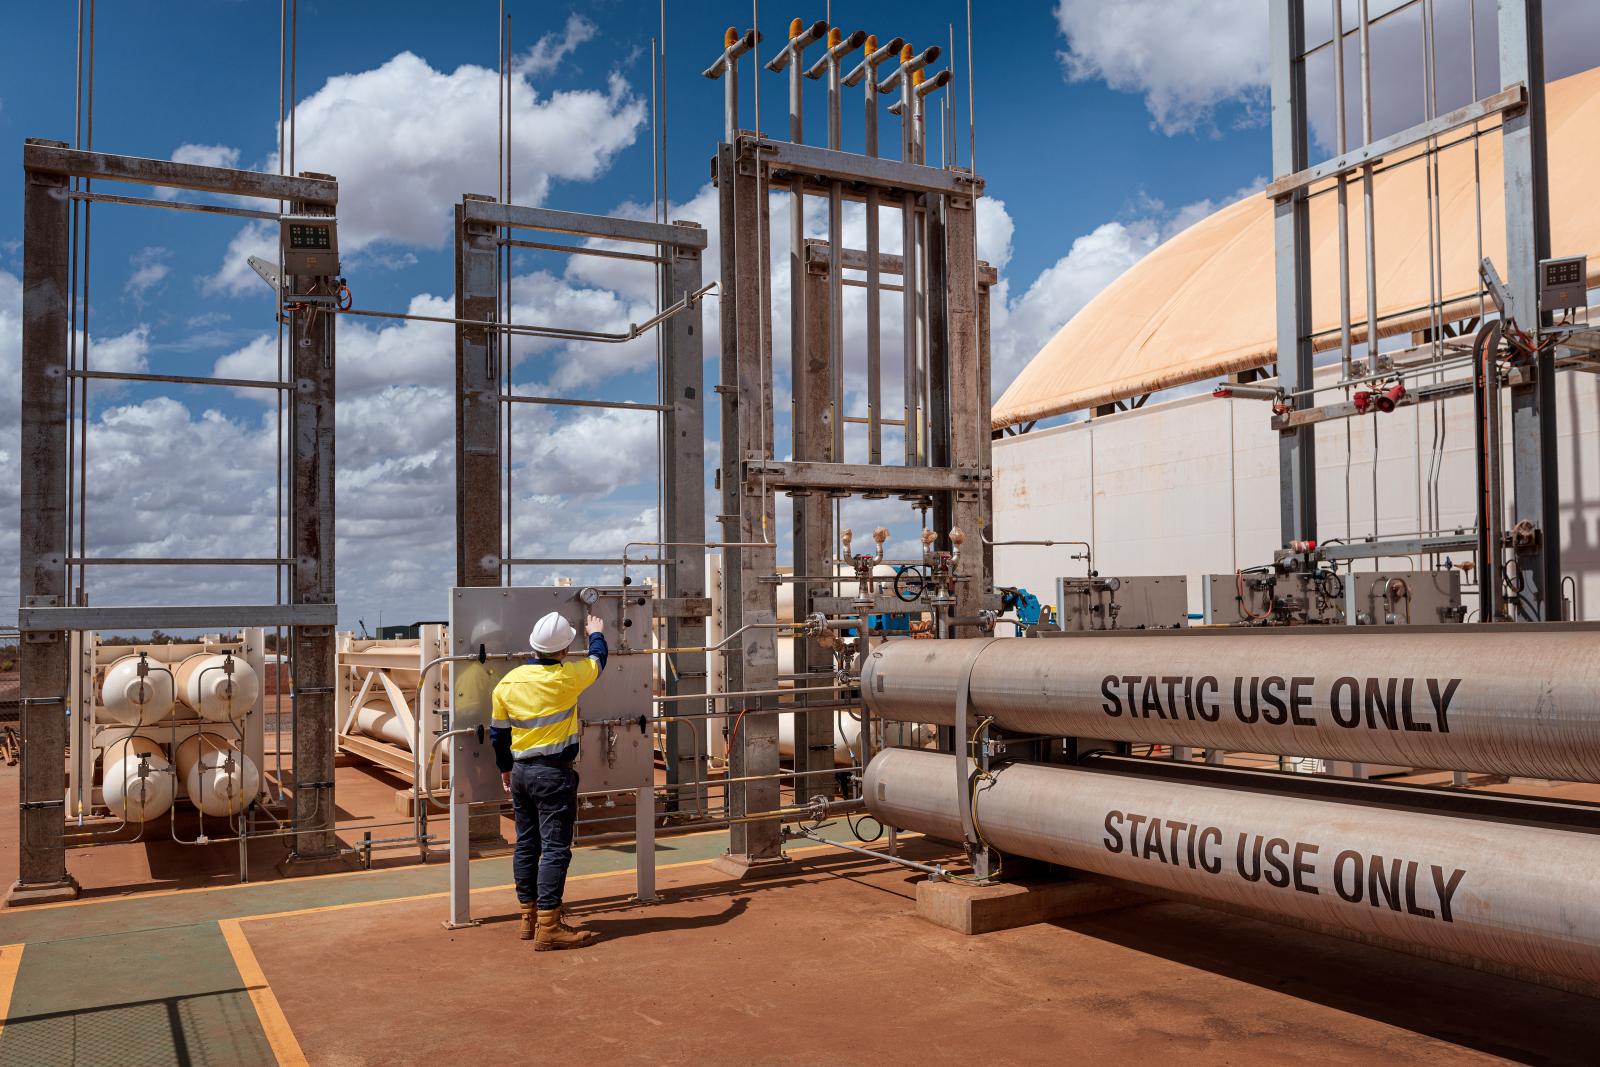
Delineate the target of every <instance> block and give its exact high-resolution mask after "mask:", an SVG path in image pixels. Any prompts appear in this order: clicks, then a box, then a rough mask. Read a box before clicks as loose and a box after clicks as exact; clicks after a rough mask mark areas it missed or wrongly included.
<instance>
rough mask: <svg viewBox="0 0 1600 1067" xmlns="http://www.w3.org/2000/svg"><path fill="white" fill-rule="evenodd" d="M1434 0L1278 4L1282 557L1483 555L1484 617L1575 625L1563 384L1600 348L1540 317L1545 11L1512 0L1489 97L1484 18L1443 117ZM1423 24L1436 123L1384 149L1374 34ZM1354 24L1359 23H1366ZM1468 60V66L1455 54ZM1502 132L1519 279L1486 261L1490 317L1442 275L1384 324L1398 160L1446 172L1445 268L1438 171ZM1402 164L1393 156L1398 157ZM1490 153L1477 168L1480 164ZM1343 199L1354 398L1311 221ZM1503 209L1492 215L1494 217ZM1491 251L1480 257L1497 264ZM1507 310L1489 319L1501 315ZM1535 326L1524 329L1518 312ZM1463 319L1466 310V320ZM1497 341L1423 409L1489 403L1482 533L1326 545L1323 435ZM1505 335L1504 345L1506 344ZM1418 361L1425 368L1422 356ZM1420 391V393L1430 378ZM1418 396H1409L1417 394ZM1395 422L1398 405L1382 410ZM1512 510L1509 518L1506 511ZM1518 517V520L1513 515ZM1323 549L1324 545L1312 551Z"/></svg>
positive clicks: (1275, 117) (1436, 221) (1343, 322)
mask: <svg viewBox="0 0 1600 1067" xmlns="http://www.w3.org/2000/svg"><path fill="white" fill-rule="evenodd" d="M1319 7H1320V8H1324V9H1330V10H1328V11H1325V12H1324V14H1325V15H1326V16H1327V17H1329V18H1330V19H1331V21H1330V22H1329V26H1330V29H1329V31H1328V34H1327V37H1328V38H1329V39H1328V40H1324V41H1321V42H1320V43H1317V44H1315V45H1314V46H1313V47H1310V48H1308V42H1307V26H1308V23H1309V22H1310V21H1311V18H1312V14H1313V12H1314V11H1315V10H1316V9H1317V8H1319ZM1434 8H1435V4H1434V0H1409V2H1408V3H1402V4H1392V5H1384V9H1383V11H1382V12H1381V13H1380V14H1379V15H1378V16H1377V17H1372V16H1371V14H1370V11H1369V6H1368V3H1367V0H1360V2H1359V4H1357V5H1350V4H1346V3H1341V0H1278V2H1275V3H1273V4H1272V5H1271V53H1272V152H1273V173H1274V175H1275V177H1274V180H1273V181H1272V183H1271V184H1270V185H1269V186H1268V190H1267V191H1268V194H1269V195H1271V196H1272V197H1273V198H1274V201H1275V222H1274V227H1275V246H1276V262H1277V296H1278V302H1277V307H1278V316H1277V333H1278V348H1277V350H1278V356H1279V358H1278V368H1279V375H1280V380H1279V383H1278V389H1277V391H1276V392H1277V395H1278V396H1279V397H1280V398H1281V399H1282V401H1283V402H1282V403H1281V404H1280V405H1279V407H1278V410H1277V411H1276V413H1275V415H1274V418H1273V425H1274V426H1275V427H1277V428H1278V429H1279V430H1280V439H1279V472H1280V482H1281V498H1280V499H1281V523H1280V525H1281V531H1282V537H1283V545H1284V548H1283V550H1282V551H1281V552H1280V561H1281V560H1285V559H1290V560H1292V559H1294V558H1296V557H1299V558H1302V559H1304V558H1309V557H1311V556H1312V555H1313V554H1314V553H1318V552H1320V553H1321V555H1320V557H1319V558H1321V559H1324V560H1330V561H1331V560H1345V561H1349V560H1353V559H1356V558H1364V559H1378V558H1381V557H1384V556H1394V555H1413V554H1416V553H1441V552H1450V551H1458V552H1476V553H1477V555H1478V564H1477V568H1478V575H1479V587H1480V594H1481V600H1482V608H1481V611H1482V615H1481V618H1482V621H1485V622H1490V621H1495V620H1497V619H1507V620H1509V621H1540V620H1542V621H1556V620H1560V619H1562V618H1563V598H1562V592H1561V554H1560V540H1561V534H1560V525H1559V492H1558V482H1557V477H1558V456H1557V449H1556V420H1557V410H1556V374H1557V372H1558V370H1560V369H1563V368H1565V367H1568V366H1583V367H1584V368H1585V369H1593V367H1594V363H1593V350H1594V347H1595V346H1594V337H1593V331H1592V330H1590V329H1589V328H1588V327H1587V326H1583V325H1579V326H1576V327H1572V326H1568V325H1566V324H1565V323H1563V324H1561V325H1560V326H1557V325H1556V324H1554V323H1553V320H1552V316H1551V314H1550V312H1549V311H1548V310H1542V309H1541V306H1540V305H1541V295H1542V290H1541V272H1542V270H1543V269H1544V267H1545V265H1546V263H1547V261H1549V258H1550V256H1551V247H1550V205H1549V182H1548V164H1547V144H1546V131H1545V105H1544V101H1545V85H1544V82H1545V66H1544V19H1543V4H1542V0H1499V3H1498V7H1497V12H1496V17H1495V22H1496V26H1497V28H1498V39H1499V53H1498V69H1499V78H1498V85H1497V86H1495V88H1494V91H1493V92H1491V93H1489V94H1488V95H1486V96H1482V97H1479V96H1478V92H1479V89H1478V84H1477V83H1478V81H1479V79H1478V74H1477V56H1478V26H1477V19H1476V5H1475V4H1473V5H1468V6H1467V15H1468V18H1469V19H1470V20H1471V22H1472V25H1471V26H1470V29H1469V37H1468V39H1469V40H1470V49H1469V54H1468V56H1467V57H1466V58H1467V61H1468V62H1470V63H1471V65H1472V83H1473V90H1472V96H1473V100H1472V101H1471V102H1470V103H1468V104H1467V105H1465V106H1463V107H1459V108H1456V109H1454V110H1451V111H1449V112H1447V113H1444V114H1440V113H1439V112H1438V106H1437V98H1438V92H1437V89H1436V81H1437V74H1436V70H1435V65H1436V64H1435V60H1436V49H1437V40H1438V38H1437V34H1436V32H1435V25H1434V19H1435V11H1434ZM1413 15H1414V16H1415V17H1416V18H1417V19H1418V21H1419V24H1420V26H1421V32H1422V35H1423V41H1422V43H1423V50H1422V66H1423V72H1424V87H1425V92H1424V96H1425V100H1424V109H1423V113H1424V118H1423V121H1421V122H1420V123H1417V124H1415V125H1413V126H1411V127H1408V128H1406V129H1403V130H1400V131H1398V132H1394V133H1390V134H1387V135H1385V136H1382V137H1376V136H1375V135H1374V129H1373V114H1374V110H1375V106H1376V105H1375V102H1374V96H1373V88H1372V64H1373V58H1372V44H1371V42H1372V33H1373V28H1374V26H1376V25H1379V24H1380V23H1381V22H1382V21H1383V20H1384V19H1394V18H1399V17H1411V16H1413ZM1352 16H1353V18H1352ZM1352 44H1353V46H1354V50H1355V55H1356V57H1357V60H1358V65H1359V69H1358V71H1357V72H1356V77H1357V78H1358V82H1359V85H1358V89H1359V92H1358V97H1359V100H1360V106H1361V129H1362V135H1361V137H1360V140H1361V143H1360V144H1355V145H1352V144H1350V143H1349V142H1350V137H1349V135H1348V133H1347V128H1348V125H1349V123H1348V121H1347V117H1346V104H1345V101H1346V98H1347V88H1346V86H1347V74H1346V66H1347V59H1346V52H1347V50H1349V49H1350V48H1351V47H1352ZM1324 50H1331V53H1332V55H1331V57H1329V58H1330V60H1331V61H1330V62H1329V63H1328V64H1327V66H1328V68H1329V70H1330V71H1331V73H1332V77H1333V85H1332V86H1331V92H1332V96H1333V101H1334V105H1333V107H1332V108H1331V112H1332V116H1333V119H1334V124H1335V127H1336V129H1335V144H1334V146H1333V147H1334V149H1335V152H1336V154H1335V155H1334V156H1333V158H1331V159H1328V160H1326V161H1324V162H1321V163H1317V164H1315V165H1313V164H1312V163H1311V156H1310V145H1311V118H1310V108H1309V105H1308V100H1309V99H1310V96H1311V94H1312V89H1311V87H1309V86H1308V82H1307V67H1308V62H1309V61H1310V60H1311V58H1312V57H1313V56H1315V55H1316V54H1317V53H1319V52H1322V51H1324ZM1456 58H1457V59H1460V58H1461V57H1456ZM1496 134H1498V136H1499V139H1500V142H1501V146H1502V150H1503V156H1504V164H1503V166H1504V189H1505V198H1504V214H1505V233H1506V260H1505V262H1504V263H1502V264H1499V265H1498V268H1499V270H1503V271H1504V273H1505V278H1506V282H1505V283H1504V284H1503V285H1502V284H1500V282H1499V271H1498V270H1496V265H1495V264H1493V263H1491V262H1489V261H1487V260H1486V261H1485V262H1484V265H1483V267H1482V268H1481V275H1482V281H1481V284H1480V291H1479V297H1478V299H1477V301H1476V308H1475V309H1474V310H1473V311H1471V312H1464V311H1462V310H1461V308H1460V307H1454V308H1452V307H1451V306H1450V305H1449V304H1448V302H1447V301H1446V300H1445V299H1444V298H1443V296H1442V295H1441V293H1442V290H1443V280H1442V278H1435V284H1434V287H1433V292H1434V296H1435V298H1434V300H1433V302H1432V303H1431V305H1429V306H1425V307H1422V308H1413V309H1408V310H1406V311H1405V312H1402V313H1397V314H1394V315H1392V316H1389V317H1388V319H1389V320H1390V321H1385V317H1380V316H1379V314H1378V310H1377V309H1378V294H1377V285H1378V282H1377V269H1376V262H1377V254H1376V252H1375V250H1374V244H1375V241H1379V240H1382V239H1383V238H1382V236H1381V235H1382V231H1383V222H1382V218H1381V215H1380V208H1379V207H1378V206H1377V205H1376V204H1375V203H1374V198H1373V178H1374V174H1375V172H1376V171H1379V170H1382V169H1384V168H1385V167H1388V166H1420V167H1423V168H1428V169H1429V171H1430V175H1429V177H1430V181H1429V182H1428V183H1427V185H1426V188H1427V195H1428V197H1429V203H1428V219H1429V232H1428V240H1429V242H1430V246H1431V247H1430V271H1431V270H1434V269H1435V267H1436V266H1437V267H1438V268H1439V269H1440V270H1441V271H1442V253H1441V252H1440V251H1439V249H1440V248H1441V244H1440V242H1442V239H1443V238H1442V233H1443V230H1444V226H1445V219H1444V215H1443V211H1442V206H1441V205H1440V204H1438V203H1437V202H1436V199H1437V198H1436V195H1435V190H1436V188H1437V174H1438V165H1439V163H1438V160H1439V157H1440V156H1441V154H1442V153H1444V152H1445V151H1447V150H1449V149H1451V148H1455V147H1457V146H1459V145H1463V144H1466V143H1468V142H1470V144H1471V149H1472V151H1473V152H1474V153H1476V152H1477V141H1478V139H1479V138H1481V137H1484V136H1491V135H1496ZM1385 157H1391V158H1388V159H1386V158H1385ZM1474 158H1476V156H1475V157H1474ZM1477 186H1478V196H1477V212H1478V218H1477V227H1478V231H1479V246H1480V249H1481V246H1482V230H1483V224H1482V214H1483V211H1484V210H1485V207H1486V205H1485V204H1484V203H1483V196H1482V179H1481V176H1480V177H1479V179H1478V183H1477ZM1353 188H1359V190H1360V194H1361V202H1362V214H1363V230H1364V233H1365V241H1364V247H1363V249H1362V251H1363V254H1364V264H1363V266H1364V273H1365V292H1366V308H1365V313H1364V314H1353V313H1352V309H1351V272H1352V263H1351V259H1352V257H1351V251H1352V250H1351V241H1350V237H1349V229H1348V226H1347V220H1348V212H1349V196H1350V193H1351V190H1352V189H1353ZM1330 193H1331V194H1332V195H1334V196H1336V198H1337V208H1336V211H1337V216H1336V218H1337V225H1336V229H1337V237H1338V270H1339V272H1340V278H1339V282H1340V285H1339V291H1340V309H1339V311H1340V319H1339V330H1338V334H1339V336H1338V343H1339V349H1340V364H1339V369H1340V372H1341V373H1340V375H1339V380H1338V383H1337V386H1335V387H1330V386H1325V385H1324V386H1319V385H1318V384H1316V382H1315V381H1314V377H1315V367H1314V362H1313V355H1314V347H1315V344H1314V342H1316V341H1318V340H1319V338H1316V337H1315V336H1314V334H1313V328H1312V317H1311V315H1312V312H1311V269H1312V268H1311V260H1312V251H1311V237H1310V234H1311V223H1310V219H1311V211H1312V200H1313V199H1314V198H1315V197H1318V196H1323V195H1328V194H1330ZM1487 206H1488V208H1489V209H1490V210H1492V209H1493V205H1487ZM1480 255H1481V252H1480ZM1490 311H1497V312H1498V316H1497V317H1495V318H1493V319H1489V317H1488V316H1487V314H1486V312H1490ZM1518 315H1520V316H1521V322H1520V325H1518V319H1517V316H1518ZM1463 316H1467V317H1466V318H1465V321H1462V320H1463ZM1423 317H1425V319H1426V321H1427V326H1426V327H1425V328H1424V329H1423V331H1422V332H1421V333H1420V334H1419V335H1418V336H1419V337H1420V339H1421V343H1420V344H1418V345H1416V346H1414V348H1413V349H1410V350H1407V351H1406V352H1402V353H1397V354H1393V355H1392V356H1391V357H1390V358H1388V359H1387V360H1386V359H1385V358H1384V356H1383V355H1382V354H1381V352H1380V348H1379V345H1378V339H1380V338H1382V337H1384V336H1386V335H1388V334H1392V333H1397V332H1405V331H1407V330H1412V329H1413V328H1414V327H1413V326H1411V325H1408V324H1410V323H1415V322H1416V321H1419V318H1423ZM1474 330H1477V331H1479V332H1480V337H1479V338H1478V341H1479V343H1478V344H1477V345H1475V346H1474V347H1473V348H1472V349H1471V350H1470V351H1471V354H1472V359H1471V363H1470V364H1468V365H1467V369H1468V370H1469V372H1470V375H1471V376H1470V377H1469V378H1460V377H1457V378H1456V379H1454V380H1446V381H1443V382H1441V383H1440V384H1438V385H1434V386H1430V387H1428V388H1424V389H1418V390H1416V394H1417V395H1416V397H1415V399H1417V400H1419V401H1432V402H1436V403H1437V402H1442V401H1443V400H1444V399H1445V398H1447V397H1449V396H1458V395H1462V394H1465V393H1473V394H1474V395H1476V396H1477V397H1478V419H1477V421H1478V422H1479V423H1480V424H1481V425H1480V427H1479V429H1480V430H1481V431H1482V432H1483V434H1484V440H1485V441H1487V442H1488V444H1481V443H1480V445H1479V446H1478V447H1477V452H1478V455H1479V464H1478V465H1479V471H1478V482H1479V485H1478V490H1479V491H1478V497H1479V500H1478V530H1477V531H1474V532H1455V533H1452V532H1449V531H1442V530H1438V529H1433V530H1422V531H1419V532H1418V533H1417V534H1415V535H1413V536H1408V537H1404V538H1394V539H1385V538H1381V537H1378V536H1376V533H1375V535H1374V537H1372V538H1371V539H1368V540H1366V541H1364V542H1362V543H1360V544H1347V545H1339V546H1337V548H1320V549H1319V548H1318V547H1317V546H1318V545H1319V544H1321V543H1322V542H1324V541H1326V540H1327V539H1326V538H1324V537H1322V536H1321V535H1320V532H1319V531H1320V527H1319V519H1318V507H1317V486H1316V470H1317V427H1318V425H1319V424H1320V423H1322V422H1325V421H1329V420H1333V419H1347V418H1350V417H1353V416H1355V415H1360V414H1370V413H1371V412H1372V410H1373V409H1372V408H1370V407H1368V406H1367V405H1366V404H1364V403H1363V402H1362V400H1363V398H1364V396H1365V395H1369V394H1364V393H1361V392H1357V393H1355V394H1354V397H1355V399H1354V400H1353V401H1352V399H1351V396H1352V393H1351V390H1352V387H1355V388H1358V389H1367V390H1375V389H1380V388H1386V387H1393V385H1392V384H1391V383H1395V384H1397V383H1399V382H1400V381H1401V377H1400V376H1399V375H1397V374H1395V371H1394V368H1396V367H1402V364H1403V369H1404V372H1405V373H1406V374H1409V375H1412V376H1416V375H1419V374H1426V373H1434V372H1436V371H1443V370H1445V369H1447V368H1455V369H1459V368H1461V366H1462V365H1463V364H1464V363H1465V362H1466V361H1465V358H1464V357H1465V356H1466V354H1467V350H1464V349H1463V348H1462V347H1461V346H1460V345H1459V344H1457V345H1455V346H1454V347H1451V348H1447V347H1446V346H1447V345H1448V344H1449V342H1450V339H1451V338H1452V337H1453V336H1462V337H1465V336H1467V335H1470V334H1471V333H1472V331H1474ZM1491 332H1492V339H1491ZM1358 341H1359V342H1361V343H1364V344H1365V346H1366V349H1367V355H1366V358H1365V359H1363V360H1359V361H1356V360H1353V359H1352V355H1351V350H1352V345H1353V344H1355V343H1357V342H1358ZM1407 357H1411V358H1410V360H1409V362H1407V361H1406V359H1407ZM1413 384H1415V383H1413ZM1327 388H1340V389H1342V390H1343V391H1344V393H1345V402H1344V403H1342V404H1334V405H1328V406H1324V407H1320V408H1319V407H1317V406H1315V394H1316V393H1317V392H1318V391H1319V390H1323V389H1327ZM1502 389H1504V390H1505V391H1507V392H1509V408H1510V417H1511V426H1510V433H1509V444H1510V450H1511V466H1512V479H1511V481H1512V485H1511V490H1510V494H1509V506H1507V502H1506V499H1505V493H1504V492H1503V490H1502V487H1501V484H1500V482H1501V473H1500V469H1499V468H1500V458H1499V451H1500V446H1499V441H1500V420H1501V415H1500V406H1501V403H1500V399H1499V395H1500V391H1501V390H1502ZM1404 391H1405V389H1404V387H1403V386H1401V387H1400V388H1399V392H1400V393H1402V394H1403V393H1404ZM1380 410H1387V409H1380ZM1507 512H1509V516H1507V514H1506V513H1507ZM1508 517H1509V522H1507V521H1506V519H1507V518H1508ZM1307 546H1311V547H1310V548H1308V547H1307Z"/></svg>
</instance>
